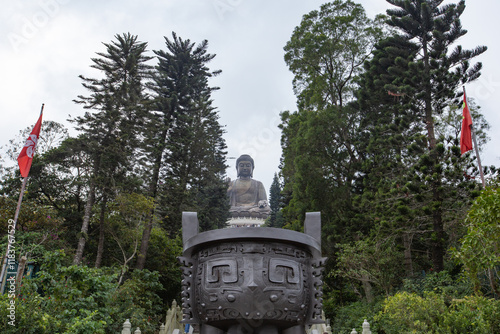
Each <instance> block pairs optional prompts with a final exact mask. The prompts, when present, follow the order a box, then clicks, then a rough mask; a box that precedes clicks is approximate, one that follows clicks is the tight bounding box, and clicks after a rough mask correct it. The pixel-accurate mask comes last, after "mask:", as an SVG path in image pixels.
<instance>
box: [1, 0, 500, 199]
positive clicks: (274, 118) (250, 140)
mask: <svg viewBox="0 0 500 334" xmlns="http://www.w3.org/2000/svg"><path fill="white" fill-rule="evenodd" d="M324 2H325V1H317V0H308V1H303V0H271V1H263V0H184V1H181V0H177V1H174V0H142V1H139V0H136V1H133V0H109V1H105V0H86V1H83V0H39V1H36V0H23V1H4V2H3V3H2V10H1V13H0V49H1V53H0V76H1V80H0V113H1V121H0V146H1V145H3V144H6V143H7V142H8V140H9V139H11V138H13V137H15V136H16V135H17V133H18V132H19V130H21V129H24V128H26V127H28V126H30V127H31V126H33V125H34V123H35V122H36V120H37V118H38V115H39V112H40V107H41V104H42V103H45V112H44V119H45V120H53V121H57V122H61V123H64V124H68V123H67V121H66V120H67V119H68V115H69V114H71V115H72V116H73V117H74V116H78V115H82V114H83V110H82V108H81V106H78V105H76V104H74V103H73V102H72V100H73V99H74V98H75V97H76V96H77V95H79V94H87V92H86V91H85V90H84V89H83V87H82V86H81V80H80V79H79V78H78V75H80V74H83V75H90V76H91V77H95V76H96V73H95V72H93V71H92V70H91V69H90V67H89V66H90V64H91V61H90V58H92V57H95V56H96V55H95V53H96V52H104V51H105V48H104V46H103V45H102V43H103V42H104V43H109V42H111V41H112V40H114V36H115V35H116V34H122V33H127V32H130V33H131V34H133V35H138V40H140V41H143V42H148V46H149V47H148V49H149V50H150V51H151V50H159V49H165V44H164V38H163V37H164V36H167V37H169V38H170V37H171V33H172V31H174V32H176V33H177V35H178V36H179V37H181V38H182V39H190V40H191V41H192V42H196V43H199V42H201V41H202V40H204V39H206V40H208V43H209V47H208V51H209V53H212V54H216V55H217V56H216V57H215V59H214V60H213V61H212V62H211V63H210V64H209V66H210V68H211V69H213V70H215V69H221V70H222V74H221V75H220V76H219V77H217V78H216V79H214V80H213V81H212V85H214V86H218V87H220V90H219V91H217V92H216V93H214V94H213V99H214V103H215V106H217V107H218V110H219V112H220V116H221V119H220V121H221V124H223V125H224V126H225V127H226V131H227V133H226V135H225V138H226V140H227V144H228V157H237V156H239V155H240V154H243V153H248V154H251V155H252V156H253V157H254V160H255V164H256V169H255V172H254V178H255V179H257V180H260V181H263V183H264V186H265V187H266V190H267V191H269V186H270V184H271V182H272V178H273V174H274V173H275V172H278V165H279V158H280V155H281V148H280V131H279V129H278V128H277V125H278V124H279V113H280V111H283V110H296V103H295V102H296V99H295V96H294V95H293V92H292V79H293V77H292V74H291V73H290V72H289V71H288V68H287V67H286V64H285V62H284V60H283V54H284V53H283V47H284V46H285V44H286V42H287V41H288V40H289V38H290V36H291V34H292V31H293V29H294V28H295V27H296V26H297V25H299V24H300V21H301V18H302V16H303V15H304V14H306V13H308V12H310V11H311V10H315V9H319V7H320V5H321V4H322V3H324ZM357 2H359V3H361V4H362V5H363V6H364V7H365V9H366V11H367V14H368V16H369V17H371V18H373V17H374V16H375V15H376V14H377V13H383V12H385V10H386V9H387V8H388V7H389V5H388V4H387V3H386V2H385V1H384V0H363V1H357ZM466 3H467V8H466V10H465V13H464V14H463V15H462V25H463V27H464V28H465V29H467V30H468V31H469V33H468V34H467V35H466V36H465V37H463V38H462V39H461V40H460V44H462V45H463V46H464V47H466V48H471V47H474V46H477V45H486V46H488V48H489V49H488V51H487V52H486V53H485V54H484V55H482V56H481V57H479V58H478V59H477V60H478V61H481V62H482V63H483V71H482V73H483V75H482V77H481V78H480V79H479V80H478V81H477V82H476V83H475V84H472V85H470V86H468V87H467V93H468V97H469V98H474V99H475V100H476V102H477V104H478V105H480V106H481V108H482V112H483V114H484V115H485V117H486V119H487V121H488V122H489V123H490V124H491V131H490V133H489V135H490V137H491V141H490V143H489V144H488V146H487V147H486V148H485V150H484V152H483V153H482V156H481V158H482V160H483V165H496V166H499V165H500V163H499V162H500V161H499V159H500V158H499V157H500V145H499V143H500V116H499V113H498V112H497V111H498V109H499V107H498V104H499V103H498V102H497V101H496V100H497V98H498V95H499V93H500V65H499V64H498V56H499V54H500V52H499V44H498V40H499V38H498V34H499V33H500V22H499V21H500V20H499V19H498V12H500V2H498V0H497V1H494V0H481V1H471V0H469V1H467V2H466ZM150 55H152V52H151V53H150ZM67 126H68V127H71V126H70V125H67ZM42 131H43V128H42ZM73 134H74V132H73ZM7 163H8V162H7ZM234 163H235V161H234V160H232V159H228V164H229V165H230V168H229V169H228V175H229V176H230V177H231V178H235V177H236V172H235V168H234Z"/></svg>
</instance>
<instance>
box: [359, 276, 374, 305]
mask: <svg viewBox="0 0 500 334" xmlns="http://www.w3.org/2000/svg"><path fill="white" fill-rule="evenodd" d="M361 283H362V284H363V290H364V291H365V297H366V301H367V302H368V303H373V292H372V285H371V284H370V282H369V281H368V277H367V276H366V275H365V274H363V276H362V277H361Z"/></svg>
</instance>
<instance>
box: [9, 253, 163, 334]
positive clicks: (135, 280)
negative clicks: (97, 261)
mask: <svg viewBox="0 0 500 334" xmlns="http://www.w3.org/2000/svg"><path fill="white" fill-rule="evenodd" d="M67 261H68V259H66V258H65V255H64V253H63V252H57V251H56V252H47V253H45V257H44V259H43V261H42V262H43V264H42V268H41V269H42V270H41V271H40V272H39V273H38V275H37V278H35V279H26V278H25V279H24V280H23V285H22V286H21V287H20V292H19V294H18V295H17V297H16V298H15V315H16V321H15V325H16V326H15V327H13V326H10V325H8V324H7V321H8V320H9V318H7V314H8V313H7V312H9V311H8V310H7V305H9V303H10V300H12V299H11V298H9V296H8V294H4V295H2V296H0V304H1V310H0V316H1V320H0V327H2V328H3V329H4V331H3V333H37V334H45V333H47V334H48V333H64V334H91V333H102V334H104V333H115V332H118V331H119V330H120V329H121V326H122V323H123V322H124V321H125V319H127V318H128V319H133V320H134V324H137V325H138V326H140V328H141V330H142V332H143V333H153V332H154V331H156V330H157V328H158V326H159V323H160V319H161V317H162V307H163V305H162V303H161V300H160V298H159V297H158V295H157V293H158V292H159V291H160V290H161V289H162V287H161V284H160V283H159V274H158V273H157V272H149V271H147V270H145V271H136V272H134V273H133V274H132V276H131V278H130V279H129V280H127V281H126V283H125V284H123V285H122V286H119V287H118V286H117V277H118V273H117V272H116V271H115V270H112V269H109V268H108V269H96V268H89V267H86V266H74V265H73V266H64V265H63V263H65V262H67Z"/></svg>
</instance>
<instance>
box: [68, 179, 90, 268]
mask: <svg viewBox="0 0 500 334" xmlns="http://www.w3.org/2000/svg"><path fill="white" fill-rule="evenodd" d="M94 202H95V180H94V177H92V178H91V180H90V189H89V196H88V198H87V203H86V204H85V214H84V215H83V223H82V229H81V231H80V234H81V235H80V238H79V239H78V247H77V249H76V253H75V257H74V259H73V264H75V265H79V264H80V262H82V258H83V249H84V248H85V242H86V241H87V237H88V235H87V233H88V231H89V223H90V217H91V216H92V207H93V206H94Z"/></svg>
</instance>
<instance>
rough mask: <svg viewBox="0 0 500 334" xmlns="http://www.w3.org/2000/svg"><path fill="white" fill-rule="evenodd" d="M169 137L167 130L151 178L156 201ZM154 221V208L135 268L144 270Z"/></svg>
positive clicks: (146, 227) (163, 135)
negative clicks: (163, 157)
mask: <svg viewBox="0 0 500 334" xmlns="http://www.w3.org/2000/svg"><path fill="white" fill-rule="evenodd" d="M166 137H167V130H165V131H163V133H162V143H163V144H162V145H160V146H159V148H158V152H157V155H156V160H155V164H154V170H153V175H152V177H151V185H150V193H151V197H153V199H155V200H156V193H157V191H158V180H159V178H160V168H161V158H162V156H163V147H164V146H165V144H164V143H165V140H166ZM153 220H154V208H153V210H151V216H150V217H149V219H148V220H147V223H146V225H145V226H144V231H143V232H142V239H141V246H140V247H139V254H138V256H137V262H136V264H135V268H136V269H139V270H142V269H144V266H145V264H146V255H147V253H148V247H149V238H150V237H151V230H152V229H153Z"/></svg>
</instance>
